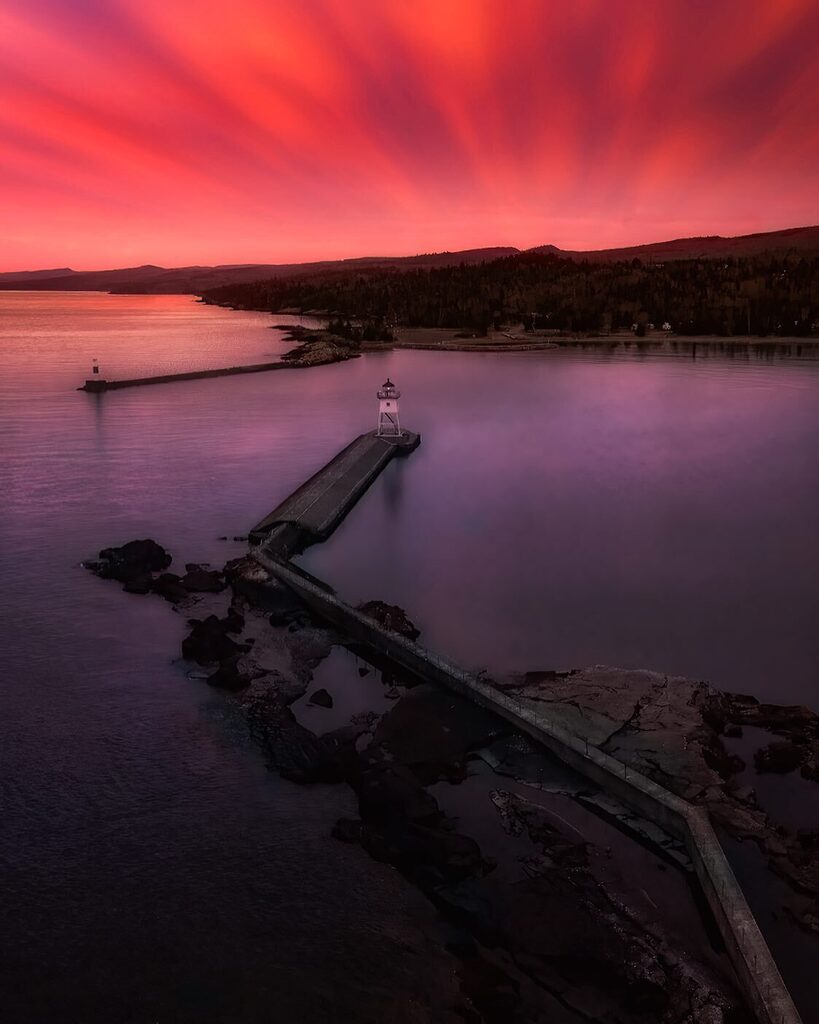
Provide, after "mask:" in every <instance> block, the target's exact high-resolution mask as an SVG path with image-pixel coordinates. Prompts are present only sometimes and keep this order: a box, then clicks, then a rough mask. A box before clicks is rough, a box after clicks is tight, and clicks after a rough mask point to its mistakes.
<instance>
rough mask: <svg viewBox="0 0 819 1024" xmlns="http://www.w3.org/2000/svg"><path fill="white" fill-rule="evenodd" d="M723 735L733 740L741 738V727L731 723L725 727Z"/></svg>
mask: <svg viewBox="0 0 819 1024" xmlns="http://www.w3.org/2000/svg"><path fill="white" fill-rule="evenodd" d="M725 735H726V736H730V737H732V738H733V739H739V738H740V737H741V736H742V726H741V725H735V724H733V723H731V724H730V725H726V726H725Z"/></svg>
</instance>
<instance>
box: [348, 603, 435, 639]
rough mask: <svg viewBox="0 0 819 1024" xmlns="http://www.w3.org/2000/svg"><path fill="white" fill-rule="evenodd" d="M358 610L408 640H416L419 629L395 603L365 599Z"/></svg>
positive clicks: (419, 633)
mask: <svg viewBox="0 0 819 1024" xmlns="http://www.w3.org/2000/svg"><path fill="white" fill-rule="evenodd" d="M358 610H359V611H360V612H363V613H364V614H365V615H369V617H370V618H371V619H375V621H376V622H377V623H379V625H381V626H383V627H384V629H389V630H392V632H393V633H398V634H400V635H401V636H405V637H406V638H407V639H408V640H417V639H418V637H419V636H420V635H421V630H420V629H417V628H416V626H415V625H414V624H413V623H412V622H411V621H410V620H409V618H407V613H406V612H405V611H404V609H403V608H400V607H399V606H398V605H397V604H386V603H385V602H384V601H366V602H365V603H364V604H361V605H359V606H358Z"/></svg>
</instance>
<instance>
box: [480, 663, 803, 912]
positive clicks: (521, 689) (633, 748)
mask: <svg viewBox="0 0 819 1024" xmlns="http://www.w3.org/2000/svg"><path fill="white" fill-rule="evenodd" d="M498 685H499V686H500V687H501V688H502V689H504V690H506V691H507V692H510V693H512V694H514V695H515V696H518V697H520V698H522V699H524V700H525V701H528V702H529V703H530V705H531V707H532V709H533V710H535V711H536V712H537V713H540V714H543V715H544V716H546V717H548V718H549V720H550V721H553V722H556V723H558V724H560V725H562V726H564V727H565V728H567V729H569V730H570V731H571V732H573V733H575V734H576V735H578V736H580V737H583V738H587V739H588V741H589V743H594V744H595V745H596V746H598V747H599V748H600V749H601V750H604V751H605V752H606V753H609V754H611V755H613V756H614V757H616V758H618V759H619V760H621V761H623V762H625V763H626V764H627V765H629V767H633V768H634V769H636V770H638V771H640V772H642V773H643V774H645V775H647V776H649V777H650V778H653V779H654V780H655V781H656V782H658V783H660V784H661V785H663V786H665V787H666V788H667V789H669V790H671V791H672V792H673V793H676V794H677V795H678V796H681V797H684V798H685V799H686V800H690V801H692V802H694V803H700V804H703V805H705V806H706V807H707V808H708V811H709V813H710V814H711V817H712V818H713V819H714V821H715V822H716V823H717V824H719V825H721V826H722V827H723V828H725V829H726V830H727V831H728V832H729V833H730V834H731V835H733V836H734V837H736V838H738V839H751V840H753V841H754V842H755V843H757V844H758V846H759V847H760V849H761V850H762V851H763V852H764V853H765V855H766V856H767V858H768V863H769V865H770V867H771V869H772V870H773V871H775V872H776V873H777V874H778V875H779V876H780V877H782V878H784V879H785V880H786V881H787V882H788V883H789V884H790V885H791V886H792V888H793V889H794V890H795V891H797V892H798V893H800V894H802V895H807V896H809V897H810V899H811V903H806V901H804V900H800V901H798V902H796V903H794V905H793V906H792V907H790V910H791V912H792V913H793V915H794V916H795V917H796V918H797V920H799V921H800V922H801V923H802V924H803V925H804V926H806V927H808V926H809V925H808V924H806V922H812V921H814V920H819V844H816V845H813V843H812V842H806V841H805V840H804V837H800V834H798V833H796V832H794V831H793V830H791V829H788V828H785V827H783V826H782V825H781V824H780V823H777V822H776V821H774V820H772V818H771V817H770V816H769V814H768V813H766V811H765V810H764V809H763V808H761V807H760V806H759V805H758V802H757V799H756V795H755V793H754V791H753V790H752V789H750V788H749V787H748V786H747V785H746V784H744V783H743V782H741V781H740V780H739V779H738V777H737V776H738V773H739V772H740V771H741V770H742V768H743V767H744V766H743V762H742V760H741V759H740V758H738V757H736V756H735V755H732V754H731V753H730V752H729V751H728V750H727V749H726V746H725V743H724V741H723V737H725V736H727V735H728V734H729V731H730V732H733V733H734V734H735V733H736V730H737V729H739V730H741V731H742V734H743V736H744V737H745V738H746V739H747V737H748V735H749V728H750V727H752V726H756V727H759V728H760V729H764V730H767V731H768V732H773V733H776V734H779V735H781V736H783V737H785V739H784V740H782V741H777V742H774V743H768V744H765V745H763V746H762V747H761V748H760V749H758V750H757V751H756V753H755V756H754V763H755V767H756V769H757V771H766V772H771V771H777V772H788V771H793V770H795V769H796V768H800V770H801V773H802V775H803V776H804V777H805V778H807V779H812V778H813V779H817V778H819V776H817V774H816V772H817V769H816V766H817V755H819V750H818V749H817V747H818V743H817V737H818V736H819V716H817V715H816V714H814V712H812V711H811V710H810V709H809V708H805V707H799V706H791V707H788V706H780V705H773V704H761V703H759V701H757V700H756V699H755V698H754V697H749V696H747V695H745V694H731V693H722V692H721V691H719V690H716V689H714V688H713V687H711V686H709V685H708V684H707V683H703V682H695V681H692V680H690V679H685V678H683V677H678V676H667V675H662V674H660V673H656V672H646V671H628V670H623V669H616V668H609V667H606V666H599V665H598V666H595V667H593V668H590V669H583V670H577V671H572V672H563V673H556V672H540V673H538V672H530V673H526V674H524V675H519V676H514V677H510V678H508V679H507V680H505V681H501V682H499V683H498ZM731 726H733V729H731V728H730V727H731ZM772 813H773V811H772Z"/></svg>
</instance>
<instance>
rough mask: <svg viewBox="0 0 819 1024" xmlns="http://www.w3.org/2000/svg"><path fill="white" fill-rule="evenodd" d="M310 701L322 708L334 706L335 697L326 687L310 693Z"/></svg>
mask: <svg viewBox="0 0 819 1024" xmlns="http://www.w3.org/2000/svg"><path fill="white" fill-rule="evenodd" d="M310 703H311V704H315V705H317V706H318V707H320V708H331V707H332V706H333V698H332V697H331V696H330V694H329V693H328V692H327V691H326V690H324V689H321V690H316V691H315V692H314V693H311V694H310Z"/></svg>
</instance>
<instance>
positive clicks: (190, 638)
mask: <svg viewBox="0 0 819 1024" xmlns="http://www.w3.org/2000/svg"><path fill="white" fill-rule="evenodd" d="M188 624H189V625H190V626H191V631H190V633H189V634H188V635H187V636H186V637H185V639H184V640H183V641H182V656H183V657H184V658H185V659H186V660H188V661H195V662H196V663H197V664H198V665H213V664H214V663H216V662H223V661H225V660H227V659H228V658H233V657H234V656H235V655H238V654H242V653H244V652H245V651H248V650H249V649H250V647H249V645H248V644H240V643H237V642H236V641H235V640H233V639H232V638H231V637H230V636H228V633H231V632H235V627H236V622H235V619H233V618H231V616H229V615H228V616H226V617H225V618H223V619H220V618H219V617H218V616H216V615H208V616H207V618H204V619H189V620H188Z"/></svg>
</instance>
